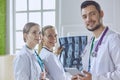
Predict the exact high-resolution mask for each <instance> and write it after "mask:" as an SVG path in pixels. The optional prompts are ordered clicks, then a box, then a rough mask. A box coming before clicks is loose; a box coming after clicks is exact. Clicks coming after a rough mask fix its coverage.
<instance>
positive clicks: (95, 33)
mask: <svg viewBox="0 0 120 80" xmlns="http://www.w3.org/2000/svg"><path fill="white" fill-rule="evenodd" d="M104 29H105V27H104V26H101V27H100V28H99V29H97V30H95V31H94V32H93V34H94V36H95V38H98V37H99V36H100V35H101V34H102V32H103V31H104Z"/></svg>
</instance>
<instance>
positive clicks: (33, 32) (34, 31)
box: [24, 25, 41, 48]
mask: <svg viewBox="0 0 120 80" xmlns="http://www.w3.org/2000/svg"><path fill="white" fill-rule="evenodd" d="M40 35H41V34H40V27H39V25H34V26H32V27H31V28H30V30H29V32H27V33H24V38H25V40H26V43H27V45H28V46H29V47H30V48H34V47H35V46H36V44H38V43H39V42H40V38H41V37H40Z"/></svg>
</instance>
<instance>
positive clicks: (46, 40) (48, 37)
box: [43, 28, 57, 50]
mask: <svg viewBox="0 0 120 80" xmlns="http://www.w3.org/2000/svg"><path fill="white" fill-rule="evenodd" d="M56 42H57V32H56V30H55V29H54V28H47V29H46V30H45V31H44V35H43V44H44V46H46V47H47V48H48V49H49V50H52V49H53V47H55V44H56Z"/></svg>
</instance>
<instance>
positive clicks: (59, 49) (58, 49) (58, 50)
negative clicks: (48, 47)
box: [54, 47, 63, 55]
mask: <svg viewBox="0 0 120 80" xmlns="http://www.w3.org/2000/svg"><path fill="white" fill-rule="evenodd" d="M62 50H63V47H58V48H57V49H56V50H55V52H54V53H55V54H56V55H59V54H60V53H61V51H62Z"/></svg>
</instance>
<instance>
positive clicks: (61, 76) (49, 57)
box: [40, 48, 70, 80]
mask: <svg viewBox="0 0 120 80" xmlns="http://www.w3.org/2000/svg"><path fill="white" fill-rule="evenodd" d="M40 57H41V58H42V60H43V62H44V64H45V67H46V69H47V71H48V77H49V79H50V80H69V79H70V77H66V74H65V71H64V68H63V65H62V64H61V63H60V61H59V59H58V58H57V56H56V55H55V54H54V53H52V52H50V51H48V50H47V49H45V48H42V50H41V52H40Z"/></svg>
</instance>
